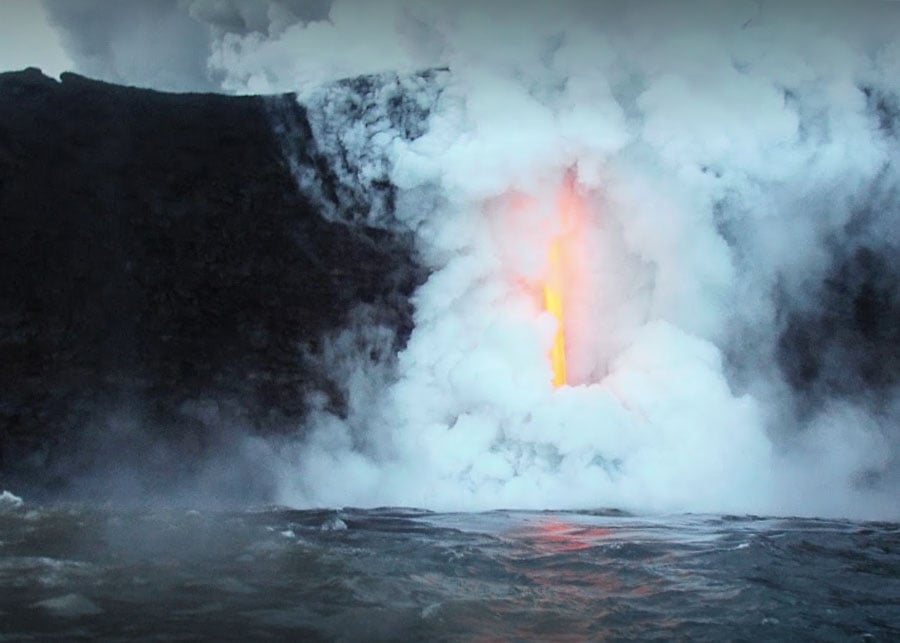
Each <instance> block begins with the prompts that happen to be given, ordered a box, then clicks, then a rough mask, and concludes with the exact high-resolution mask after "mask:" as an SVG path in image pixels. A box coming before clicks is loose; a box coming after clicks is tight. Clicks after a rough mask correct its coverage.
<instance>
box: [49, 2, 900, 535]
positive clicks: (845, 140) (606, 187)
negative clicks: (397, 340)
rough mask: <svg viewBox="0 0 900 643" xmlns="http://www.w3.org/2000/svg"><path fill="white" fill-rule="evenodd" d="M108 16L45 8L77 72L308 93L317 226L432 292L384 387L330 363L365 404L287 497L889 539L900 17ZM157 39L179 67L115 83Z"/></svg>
mask: <svg viewBox="0 0 900 643" xmlns="http://www.w3.org/2000/svg"><path fill="white" fill-rule="evenodd" d="M97 4H98V3H96V2H81V3H73V2H65V3H63V2H58V3H55V2H50V3H48V5H49V7H50V9H51V11H52V12H53V15H54V16H55V17H56V19H57V20H58V21H59V22H60V23H61V24H62V25H63V29H64V31H65V33H66V34H68V41H69V42H70V44H71V46H72V47H73V49H72V55H73V56H75V57H76V60H78V61H79V62H80V63H81V64H82V65H83V67H84V69H85V70H86V71H91V70H95V71H96V70H100V72H98V73H102V74H103V75H105V77H109V78H114V79H116V80H124V81H126V82H128V81H131V82H135V83H139V84H146V83H150V84H152V83H155V82H158V83H159V86H161V87H178V88H187V87H193V88H203V87H206V86H208V84H209V83H213V82H215V83H218V84H219V86H220V87H222V88H224V89H225V90H228V91H236V92H274V91H295V92H297V93H298V95H299V96H300V100H301V101H302V102H304V103H305V104H306V105H307V106H308V107H309V108H310V109H311V115H312V119H313V125H314V128H315V131H316V136H317V141H318V143H319V145H320V146H321V148H322V150H323V151H324V152H326V153H329V154H330V155H331V156H332V158H333V159H334V162H335V167H336V168H338V173H339V175H340V177H341V182H342V186H341V192H340V195H339V198H341V199H345V201H344V202H343V205H344V206H345V207H344V208H343V209H341V208H337V209H335V208H330V209H327V211H328V212H331V213H332V216H339V215H338V214H336V213H338V212H341V211H343V212H345V213H346V212H347V210H348V209H349V210H352V215H346V214H345V215H344V216H348V220H350V219H352V220H353V221H355V222H356V223H357V224H358V225H373V226H381V227H396V226H399V227H401V228H406V229H410V230H412V231H414V232H415V233H416V235H417V240H418V245H419V250H420V252H421V255H422V257H423V261H424V262H425V263H426V264H427V265H428V267H429V268H430V269H431V270H432V271H433V272H432V274H431V277H430V278H429V279H428V281H427V282H426V283H425V284H424V285H423V286H422V287H421V288H420V289H419V291H418V292H417V293H416V294H415V306H416V314H415V328H414V330H413V333H412V336H411V338H410V341H409V344H408V346H407V348H406V349H405V350H404V351H403V352H402V353H401V354H400V355H399V356H398V357H397V361H396V365H395V366H393V367H392V368H390V369H385V368H382V367H377V368H376V367H373V366H371V364H370V363H369V362H368V361H367V360H365V359H360V360H355V359H353V352H352V351H350V350H349V349H348V350H342V347H344V346H355V345H357V344H358V342H354V341H351V339H348V337H347V336H346V335H338V336H337V337H336V339H335V341H334V343H333V346H332V349H331V350H333V355H332V356H331V357H332V362H333V363H334V364H335V365H336V366H335V368H338V369H339V370H340V372H341V373H343V374H344V376H343V379H344V381H345V386H346V393H347V398H348V408H349V410H348V413H347V416H346V417H337V416H335V415H333V414H330V413H329V412H327V411H325V410H322V411H320V412H317V413H314V414H313V415H312V416H311V417H310V421H309V426H308V427H306V430H305V432H304V437H303V439H302V442H301V443H300V444H299V445H293V446H292V447H290V448H286V449H284V450H283V453H282V455H281V456H280V457H279V458H278V459H277V461H276V462H273V465H272V466H273V467H277V468H279V469H280V475H281V478H282V481H283V484H282V492H281V497H282V499H283V500H284V501H286V502H289V503H292V504H299V505H321V504H330V505H350V504H357V505H374V504H405V505H418V506H426V507H430V508H466V509H471V508H488V507H498V506H507V507H509V506H515V507H554V508H560V507H572V506H580V507H584V506H619V507H626V508H635V509H642V510H648V509H649V510H660V511H670V510H671V511H680V510H695V511H699V510H713V511H736V512H748V511H750V512H777V513H785V512H788V513H803V514H820V515H821V514H844V515H847V514H851V515H864V516H890V517H896V516H898V515H900V503H898V500H897V498H898V497H900V431H898V428H897V425H898V421H900V396H898V386H900V381H898V374H900V368H898V367H900V337H898V333H900V331H898V328H900V303H898V302H900V274H898V266H900V262H898V259H900V250H898V248H900V239H898V230H900V226H898V215H900V203H898V185H900V183H898V179H900V177H898V168H897V160H898V151H900V138H898V137H900V97H898V88H897V84H896V79H897V78H900V41H897V39H896V33H897V30H898V28H900V3H888V2H870V3H865V4H859V3H853V4H850V3H840V4H830V3H823V2H816V3H793V4H785V3H781V2H763V1H759V2H731V3H713V2H709V3H684V2H679V3H670V2H640V3H635V2H625V1H621V2H587V1H586V2H565V3H563V2H553V3H550V2H523V1H518V0H516V1H512V0H510V1H496V2H490V3H482V2H449V1H448V2H427V3H423V2H414V1H408V2H406V1H402V0H396V1H385V2H348V1H341V0H336V1H335V2H334V3H332V4H331V5H330V6H328V5H326V4H323V3H303V2H274V1H273V2H269V3H242V2H237V1H232V2H224V1H223V2H199V1H198V2H176V1H175V0H172V1H171V2H158V3H155V4H154V3H117V4H116V5H115V7H116V9H115V10H112V11H106V12H105V13H106V20H108V21H110V22H109V23H105V22H104V23H95V22H94V21H93V20H92V21H90V23H89V22H88V18H89V17H91V16H94V17H96V13H97V11H96V7H97ZM138 5H139V6H140V7H141V8H140V9H138V8H137V7H138ZM104 6H107V7H108V5H104ZM63 7H65V8H63ZM251 7H252V9H251ZM263 8H264V9H265V13H264V14H263V13H262V12H263ZM326 12H327V17H326ZM170 21H171V22H170ZM113 22H115V24H114V25H113V24H111V23H113ZM89 24H90V27H89V26H88V25H89ZM126 24H127V25H128V27H127V28H126V27H124V26H123V25H126ZM169 24H173V25H174V24H177V25H179V27H178V28H179V29H181V30H182V31H181V32H179V33H181V35H180V36H178V38H177V39H176V40H177V42H172V43H171V44H172V47H171V48H166V47H164V51H170V52H171V53H172V55H173V56H175V57H177V59H178V60H174V59H173V62H172V65H171V66H166V65H165V64H163V65H160V64H158V61H157V62H156V63H155V64H154V68H155V69H159V70H160V74H163V75H162V76H158V77H155V76H153V75H151V74H148V69H145V68H139V66H133V65H130V62H129V61H131V62H134V61H136V60H139V59H144V58H142V56H140V55H139V54H140V50H141V48H142V47H145V46H147V47H148V49H149V41H153V43H154V44H153V48H154V50H155V48H158V47H159V46H160V45H159V43H158V42H157V40H156V39H157V38H158V37H161V34H162V33H163V32H164V31H165V28H166V25H169ZM154 28H155V29H156V31H154ZM96 29H104V30H105V32H106V34H107V35H103V34H98V33H97V32H96V31H94V30H96ZM129 30H131V31H134V33H137V32H138V31H140V33H141V34H143V35H142V37H141V38H132V37H130V36H129V35H128V33H129ZM113 33H115V37H112V36H110V35H109V34H113ZM132 35H133V34H132ZM166 42H167V41H166V40H163V41H162V43H163V45H165V43H166ZM201 50H202V51H201ZM201 53H202V55H201ZM423 70H429V71H427V72H425V73H422V72H423ZM168 73H171V74H172V75H171V76H165V74H168ZM359 74H372V75H373V76H371V77H370V78H368V79H367V80H364V81H358V82H343V83H338V84H329V83H332V82H333V81H335V80H338V79H342V78H350V77H354V76H357V75H359ZM572 171H574V172H575V174H576V176H577V189H578V192H579V195H580V199H582V200H583V202H584V203H585V209H586V211H587V221H586V224H585V226H584V228H583V230H581V233H580V234H579V243H580V244H581V246H582V248H584V249H585V250H584V251H583V253H582V256H581V258H580V260H579V270H578V274H579V280H578V281H579V285H578V288H577V292H575V294H574V296H573V298H572V301H573V303H572V304H571V305H572V309H573V311H574V313H573V315H572V318H571V321H567V323H568V324H570V328H567V338H568V352H569V361H570V368H571V373H572V378H571V379H572V380H573V383H574V384H575V385H574V386H570V387H566V388H562V389H559V390H554V389H553V388H552V387H551V385H550V375H549V363H548V358H547V355H548V351H549V350H550V346H551V344H552V342H553V337H554V333H555V321H554V319H553V318H552V316H550V315H549V314H548V313H546V312H544V311H543V308H542V306H541V302H540V298H539V297H537V296H536V294H535V287H534V284H535V283H536V282H537V281H539V279H540V275H541V272H542V271H543V270H544V267H545V263H546V253H547V246H548V243H549V237H550V236H551V235H552V233H553V230H554V226H558V225H559V223H558V213H557V212H556V205H555V204H556V195H557V193H558V191H559V188H560V185H561V184H562V181H563V177H564V175H565V174H566V173H567V172H572ZM298 181H299V182H300V184H301V185H302V186H304V189H306V190H308V191H310V192H311V193H314V192H315V187H316V186H315V185H314V182H315V179H314V177H312V176H309V175H303V173H302V172H301V173H298ZM385 185H390V186H393V187H392V189H395V190H396V192H395V193H394V192H392V194H393V196H392V198H391V199H390V200H388V201H386V200H385V198H384V186H385ZM366 197H369V198H366ZM347 332H351V331H347ZM376 335H377V333H376ZM386 371H388V372H386Z"/></svg>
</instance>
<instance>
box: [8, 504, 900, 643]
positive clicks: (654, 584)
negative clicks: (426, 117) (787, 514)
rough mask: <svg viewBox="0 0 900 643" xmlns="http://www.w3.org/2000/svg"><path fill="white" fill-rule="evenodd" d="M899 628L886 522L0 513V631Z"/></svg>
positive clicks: (354, 636) (589, 634) (841, 631)
mask: <svg viewBox="0 0 900 643" xmlns="http://www.w3.org/2000/svg"><path fill="white" fill-rule="evenodd" d="M97 639H100V640H113V641H126V640H127V641H131V640H147V641H190V640H211V641H213V640H215V641H231V640H235V641H237V640H259V639H277V640H296V641H309V640H339V641H358V640H384V641H387V640H451V641H452V640H514V641H530V640H573V641H580V640H628V639H665V640H670V639H676V640H678V639H682V640H684V639H691V640H746V641H770V640H788V639H793V640H834V641H848V640H849V641H852V640H865V641H898V640H900V525H898V524H896V523H873V522H850V521H841V520H813V519H796V518H764V517H756V516H719V515H674V516H635V515H628V514H624V513H622V512H617V511H583V512H558V511H548V512H521V511H494V512H488V513H463V514H439V513H430V512H427V511H419V510H414V509H397V508H383V509H373V510H358V509H344V510H341V511H294V510H288V509H283V508H265V509H259V510H252V511H243V512H198V511H189V510H174V509H167V510H159V509H143V510H123V509H113V508H98V507H90V506H78V505H55V506H29V505H28V504H27V503H26V504H24V505H21V506H11V507H7V508H6V509H5V510H4V511H2V512H0V641H32V640H37V641H44V640H61V641H74V640H97Z"/></svg>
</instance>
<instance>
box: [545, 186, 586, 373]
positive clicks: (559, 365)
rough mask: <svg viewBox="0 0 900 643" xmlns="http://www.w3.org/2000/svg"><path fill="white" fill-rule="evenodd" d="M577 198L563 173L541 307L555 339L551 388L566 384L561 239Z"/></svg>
mask: <svg viewBox="0 0 900 643" xmlns="http://www.w3.org/2000/svg"><path fill="white" fill-rule="evenodd" d="M578 205H579V202H578V195H577V193H576V191H575V173H574V172H573V171H571V170H570V171H568V172H566V176H565V178H564V180H563V187H562V191H561V192H560V195H559V200H558V206H557V208H558V210H559V218H560V223H561V228H562V231H561V232H560V233H559V234H557V235H556V236H554V237H553V240H552V241H551V242H550V254H549V257H548V271H547V281H546V282H545V283H544V307H545V308H546V309H547V312H549V313H550V314H551V315H553V316H554V317H555V318H556V338H555V339H554V340H553V348H552V349H551V350H550V363H551V365H552V367H553V386H554V387H555V388H559V387H560V386H565V384H566V383H567V373H566V331H565V315H564V311H565V305H564V303H565V300H564V296H563V295H564V292H563V287H564V285H565V281H566V280H565V272H566V271H565V269H564V268H565V266H564V264H565V245H566V244H565V243H564V239H565V236H566V235H568V233H569V232H570V229H571V226H572V222H573V219H574V216H575V214H576V212H575V209H576V208H577V207H578Z"/></svg>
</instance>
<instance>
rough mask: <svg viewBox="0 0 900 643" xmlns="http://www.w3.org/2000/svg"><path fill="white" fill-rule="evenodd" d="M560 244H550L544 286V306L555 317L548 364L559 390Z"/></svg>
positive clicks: (562, 373)
mask: <svg viewBox="0 0 900 643" xmlns="http://www.w3.org/2000/svg"><path fill="white" fill-rule="evenodd" d="M561 259H562V242H561V241H560V239H559V237H556V238H555V239H553V242H552V243H551V244H550V259H549V262H550V273H549V275H548V276H547V283H546V284H544V306H545V307H546V308H547V311H548V312H549V313H550V314H551V315H553V316H554V317H556V338H555V339H554V340H553V348H552V349H551V350H550V363H551V365H552V366H553V386H554V387H556V388H559V387H560V386H564V385H565V383H566V333H565V330H564V328H563V291H562V261H561Z"/></svg>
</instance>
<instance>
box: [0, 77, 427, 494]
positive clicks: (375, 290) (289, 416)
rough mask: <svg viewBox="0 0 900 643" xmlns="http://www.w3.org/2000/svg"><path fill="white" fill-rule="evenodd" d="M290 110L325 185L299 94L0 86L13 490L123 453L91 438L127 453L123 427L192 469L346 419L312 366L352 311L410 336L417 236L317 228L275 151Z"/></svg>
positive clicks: (5, 431) (42, 80)
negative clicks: (232, 442)
mask: <svg viewBox="0 0 900 643" xmlns="http://www.w3.org/2000/svg"><path fill="white" fill-rule="evenodd" d="M267 101H269V103H268V105H267ZM280 102H284V103H289V104H290V108H289V109H287V110H286V109H278V110H277V111H278V113H279V114H280V115H281V116H280V117H281V118H284V114H285V113H290V114H293V115H294V116H293V118H295V119H296V122H295V123H293V124H292V127H291V128H290V129H291V132H292V135H293V136H295V137H297V136H299V137H301V138H303V137H305V140H301V141H297V140H294V141H292V147H293V148H294V149H305V150H306V152H307V158H308V160H309V162H310V163H312V164H314V165H315V167H316V172H318V174H319V176H320V177H321V180H322V182H323V183H325V184H327V183H328V182H329V181H330V180H331V179H330V177H329V176H328V175H327V171H328V170H327V164H326V163H324V162H322V160H321V159H317V158H316V155H315V145H314V143H313V141H312V139H311V135H310V130H309V126H308V123H307V122H306V121H305V120H304V119H305V114H304V111H303V110H302V108H300V107H299V106H298V105H296V102H295V101H294V100H293V97H291V96H283V97H271V98H265V99H264V98H258V97H228V96H220V95H200V94H163V93H157V92H153V91H148V90H141V89H132V88H125V87H118V86H114V85H107V84H104V83H99V82H96V81H91V80H87V79H85V78H82V77H79V76H75V75H71V74H66V75H63V77H62V80H61V82H57V81H55V80H52V79H49V78H47V77H45V76H43V75H42V74H41V73H40V72H39V71H37V70H27V71H25V72H18V73H10V74H2V75H0V277H2V278H0V440H2V461H0V465H2V472H3V475H4V476H5V477H6V478H7V480H9V479H10V476H22V477H24V478H27V479H30V480H34V479H38V478H40V479H43V480H45V481H46V482H47V483H48V484H49V483H52V478H53V477H54V476H55V477H57V478H60V479H62V478H67V477H70V476H71V474H72V471H73V470H78V469H80V468H88V467H90V466H94V465H95V464H96V462H95V461H96V460H97V459H100V458H109V457H113V458H115V457H117V455H116V453H104V452H103V449H100V450H99V451H98V449H97V447H96V445H97V444H98V443H100V444H107V445H109V444H116V445H117V446H116V447H115V448H116V449H121V451H120V452H117V453H119V455H121V457H127V455H122V454H123V453H124V454H127V453H129V452H130V451H132V450H134V449H132V448H131V446H129V445H130V444H131V443H132V442H133V440H132V436H133V431H132V429H129V430H128V431H125V430H124V429H120V428H116V427H117V424H116V423H117V422H119V423H121V422H122V421H123V420H122V418H124V417H127V418H128V420H127V422H126V423H127V424H130V425H135V424H137V425H139V427H140V431H139V433H140V435H141V436H142V437H141V440H142V445H143V446H142V447H141V450H143V449H144V447H146V444H154V445H156V444H157V443H165V444H168V445H170V446H171V447H172V448H167V449H163V451H162V452H161V453H162V454H163V455H158V454H159V453H160V452H158V451H154V453H156V454H157V455H158V457H159V458H161V459H162V460H165V459H166V458H170V457H173V456H177V458H178V459H179V460H181V461H182V463H183V464H184V463H185V462H187V464H184V466H186V467H189V461H190V460H191V458H192V457H194V455H196V454H201V453H203V452H205V451H207V450H208V449H210V448H212V447H213V446H214V445H217V444H220V443H221V442H222V440H221V439H220V434H221V432H222V431H224V430H226V429H225V427H227V426H234V425H240V426H241V427H242V430H243V429H247V428H249V429H251V430H253V431H263V432H270V431H275V430H283V429H285V428H288V427H294V428H295V427H297V426H299V425H300V424H302V418H303V415H304V413H305V412H306V399H307V394H308V393H310V392H312V391H324V392H325V393H326V395H328V396H329V399H330V402H329V403H330V404H331V406H332V407H333V408H335V409H338V410H340V407H341V403H342V402H341V399H340V395H339V394H338V393H337V392H336V387H335V386H333V384H332V383H330V382H329V379H328V374H327V373H326V372H323V370H321V369H320V368H317V367H316V363H317V361H316V360H315V359H314V358H310V357H309V355H310V354H313V355H314V354H315V352H316V350H317V349H318V347H319V345H320V344H321V342H322V341H323V339H324V338H326V337H327V336H328V334H329V333H334V332H336V331H337V330H339V329H340V328H342V327H343V326H345V325H346V324H347V323H348V322H349V320H350V318H351V316H353V315H354V314H355V312H354V311H356V313H358V311H359V309H360V306H365V309H366V310H367V311H368V314H371V315H375V316H376V317H377V319H378V321H380V322H382V323H384V324H386V325H388V326H389V327H391V328H393V329H394V330H395V331H396V345H399V344H400V343H402V342H403V341H404V340H405V336H406V334H407V333H408V330H409V327H410V310H409V304H408V295H409V294H410V292H411V291H412V289H413V288H414V287H415V284H416V283H417V281H419V280H420V279H421V272H420V271H419V270H418V269H417V268H416V267H415V264H414V261H413V258H412V245H411V241H410V239H408V238H403V237H402V236H401V235H398V234H392V233H389V232H385V231H380V230H373V229H363V228H361V227H358V226H357V227H349V226H347V225H343V224H340V223H334V222H328V221H326V220H325V219H324V218H322V217H321V216H319V214H318V213H317V211H316V207H315V205H314V204H311V203H310V202H309V201H308V200H306V199H305V198H304V196H303V195H301V194H300V193H299V191H298V189H297V187H296V185H295V182H294V180H293V178H292V175H291V172H290V171H289V169H288V165H287V163H286V162H285V159H284V158H283V156H282V151H281V150H282V147H281V146H280V145H279V142H278V141H277V140H275V138H274V136H273V133H272V131H273V130H272V127H271V123H270V121H269V118H268V113H270V112H271V111H272V110H271V108H272V106H273V105H274V106H276V107H278V105H279V104H280ZM326 187H327V185H326ZM111 418H112V419H111ZM116 418H119V419H118V420H117V419H116ZM123 431H124V433H123ZM104 432H111V433H115V434H117V435H119V436H120V437H119V439H118V441H117V440H113V439H109V440H104V439H103V433H104ZM86 435H91V436H93V437H92V438H91V439H85V436H86ZM148 435H149V436H150V437H149V438H148V437H147V436H148ZM123 436H124V437H123ZM211 445H212V446H211ZM110 449H112V447H109V448H108V449H107V451H108V450H110ZM39 472H40V473H39Z"/></svg>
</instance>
